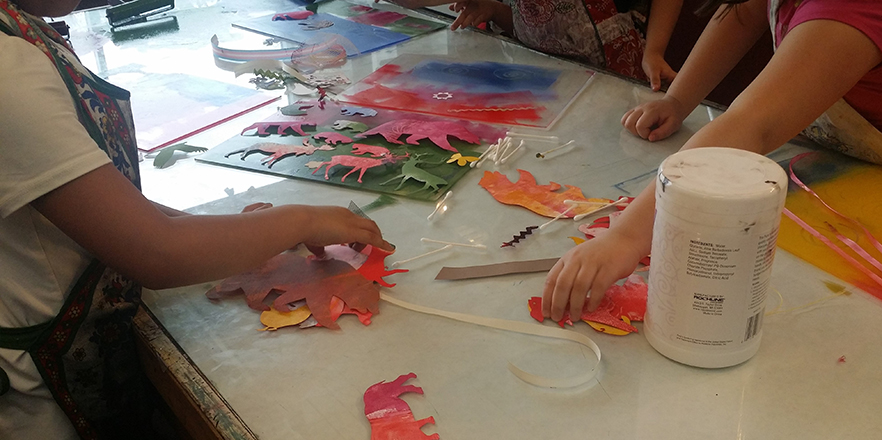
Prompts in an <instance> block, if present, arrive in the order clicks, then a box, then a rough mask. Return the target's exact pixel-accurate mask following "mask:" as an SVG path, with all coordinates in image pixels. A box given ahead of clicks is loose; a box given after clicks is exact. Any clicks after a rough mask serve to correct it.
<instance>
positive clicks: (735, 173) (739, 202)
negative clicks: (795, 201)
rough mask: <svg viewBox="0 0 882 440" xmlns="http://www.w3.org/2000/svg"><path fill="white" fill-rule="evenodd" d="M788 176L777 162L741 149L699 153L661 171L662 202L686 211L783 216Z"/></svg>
mask: <svg viewBox="0 0 882 440" xmlns="http://www.w3.org/2000/svg"><path fill="white" fill-rule="evenodd" d="M786 195H787V174H786V173H785V172H784V169H783V168H781V166H780V165H778V164H777V163H775V161H773V160H771V159H769V158H767V157H765V156H762V155H759V154H756V153H752V152H750V151H745V150H739V149H735V148H719V147H708V148H694V149H689V150H683V151H680V152H678V153H676V154H673V155H671V156H669V157H668V158H667V159H665V161H664V162H662V164H661V166H660V167H659V169H658V181H657V182H656V197H657V198H659V199H660V200H663V201H664V203H665V204H675V205H677V207H678V208H681V209H692V210H695V211H699V212H704V213H709V214H719V215H732V214H736V213H741V214H743V213H745V212H752V213H756V212H762V211H766V210H772V209H776V210H780V209H781V208H782V207H783V205H784V203H783V202H784V198H785V197H786Z"/></svg>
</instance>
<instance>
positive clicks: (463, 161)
mask: <svg viewBox="0 0 882 440" xmlns="http://www.w3.org/2000/svg"><path fill="white" fill-rule="evenodd" d="M478 159H479V157H477V156H463V155H462V153H455V154H453V155H452V156H450V159H448V160H447V163H453V162H456V164H457V165H459V166H461V167H464V166H466V165H468V164H469V163H471V162H475V161H477V160H478Z"/></svg>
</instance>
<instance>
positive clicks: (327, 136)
mask: <svg viewBox="0 0 882 440" xmlns="http://www.w3.org/2000/svg"><path fill="white" fill-rule="evenodd" d="M312 138H313V139H319V140H324V141H325V142H327V143H329V144H331V145H337V144H338V143H341V142H342V143H344V144H348V143H350V142H352V138H350V137H349V136H346V135H342V134H340V133H335V132H333V131H323V132H321V133H316V134H314V135H312Z"/></svg>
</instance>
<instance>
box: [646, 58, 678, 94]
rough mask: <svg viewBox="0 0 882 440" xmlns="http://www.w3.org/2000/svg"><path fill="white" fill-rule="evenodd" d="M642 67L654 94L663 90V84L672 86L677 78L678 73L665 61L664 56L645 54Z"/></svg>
mask: <svg viewBox="0 0 882 440" xmlns="http://www.w3.org/2000/svg"><path fill="white" fill-rule="evenodd" d="M642 66H643V73H645V74H646V77H647V78H649V86H650V87H651V88H652V90H653V91H654V92H657V91H659V90H661V85H662V82H665V83H668V84H670V83H671V82H672V81H673V80H674V78H676V77H677V72H675V71H674V69H671V66H670V65H669V64H668V62H667V61H665V57H664V54H659V53H654V52H649V51H647V52H644V53H643V63H642Z"/></svg>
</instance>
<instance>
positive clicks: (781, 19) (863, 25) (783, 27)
mask: <svg viewBox="0 0 882 440" xmlns="http://www.w3.org/2000/svg"><path fill="white" fill-rule="evenodd" d="M780 4H781V7H780V8H779V9H778V22H777V26H776V27H775V41H776V42H777V43H778V44H780V43H781V41H782V40H783V39H784V37H785V36H786V35H787V32H788V31H789V30H790V29H793V28H795V27H796V26H798V25H800V24H801V23H805V22H807V21H810V20H834V21H838V22H841V23H845V24H847V25H849V26H852V27H854V28H855V29H857V30H859V31H861V32H863V33H864V35H866V36H867V37H869V38H870V40H872V41H873V43H875V44H876V47H878V48H880V50H882V2H880V1H879V0H801V1H800V0H780ZM844 98H845V101H846V102H847V103H849V104H850V105H851V106H852V107H854V109H855V110H857V112H858V113H860V114H861V115H862V116H863V117H864V118H866V119H867V120H868V121H870V123H871V124H873V125H874V126H875V127H876V128H878V129H880V130H882V65H879V66H876V67H874V68H873V69H872V70H870V71H869V72H867V74H866V75H864V77H863V78H861V80H860V81H858V83H857V84H856V85H855V86H854V87H853V88H852V89H851V90H850V91H849V92H848V93H846V94H845V97H844Z"/></svg>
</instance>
